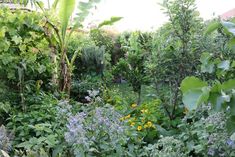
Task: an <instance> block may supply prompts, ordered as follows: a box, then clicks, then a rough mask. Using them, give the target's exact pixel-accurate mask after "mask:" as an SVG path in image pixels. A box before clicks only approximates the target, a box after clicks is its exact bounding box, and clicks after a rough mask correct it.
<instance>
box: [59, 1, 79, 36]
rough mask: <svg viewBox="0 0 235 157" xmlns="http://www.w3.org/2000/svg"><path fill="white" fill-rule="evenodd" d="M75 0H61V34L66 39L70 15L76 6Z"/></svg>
mask: <svg viewBox="0 0 235 157" xmlns="http://www.w3.org/2000/svg"><path fill="white" fill-rule="evenodd" d="M75 4H76V3H75V0H60V1H59V18H60V22H61V35H62V39H63V40H64V39H65V35H66V29H67V27H68V24H69V20H70V17H71V15H72V13H73V11H74V8H75Z"/></svg>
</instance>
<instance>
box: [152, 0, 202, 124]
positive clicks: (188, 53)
mask: <svg viewBox="0 0 235 157" xmlns="http://www.w3.org/2000/svg"><path fill="white" fill-rule="evenodd" d="M194 3H195V0H165V1H164V3H163V4H162V6H163V7H164V8H165V11H166V12H165V14H166V15H167V16H168V17H169V23H167V24H165V25H164V26H163V27H162V28H160V29H159V30H158V32H157V33H156V34H155V36H154V37H153V51H152V57H151V59H150V60H151V61H150V62H149V64H148V70H149V72H150V75H151V76H152V77H151V78H153V81H154V84H155V85H156V90H157V91H158V96H160V97H161V98H162V99H163V107H164V108H165V110H166V112H167V114H168V116H169V117H170V119H175V118H176V109H177V108H178V105H179V104H180V103H181V102H180V100H181V96H180V91H179V86H180V83H181V81H182V80H183V79H184V78H185V77H186V76H188V75H194V74H195V72H196V69H197V64H199V58H200V53H201V52H200V50H198V48H197V47H196V46H197V45H196V44H197V43H196V42H197V41H198V39H197V37H198V36H200V34H199V33H198V32H200V30H201V28H202V25H201V22H200V18H199V17H198V13H197V12H196V7H195V4H194Z"/></svg>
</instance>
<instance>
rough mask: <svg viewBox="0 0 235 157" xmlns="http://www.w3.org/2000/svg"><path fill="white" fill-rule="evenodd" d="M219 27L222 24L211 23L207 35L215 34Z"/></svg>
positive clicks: (217, 22)
mask: <svg viewBox="0 0 235 157" xmlns="http://www.w3.org/2000/svg"><path fill="white" fill-rule="evenodd" d="M219 27H221V23H220V22H219V21H213V22H211V23H210V24H209V25H208V26H207V29H206V31H205V35H208V34H210V33H212V32H214V31H215V30H217V29H218V28H219Z"/></svg>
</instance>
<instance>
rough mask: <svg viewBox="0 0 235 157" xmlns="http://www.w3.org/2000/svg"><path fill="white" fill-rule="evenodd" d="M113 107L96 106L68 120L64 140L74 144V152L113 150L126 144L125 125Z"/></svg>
mask: <svg viewBox="0 0 235 157" xmlns="http://www.w3.org/2000/svg"><path fill="white" fill-rule="evenodd" d="M121 117H122V116H121V115H120V114H119V113H118V112H116V111H115V110H114V108H113V107H111V106H107V107H97V108H96V109H95V110H94V111H91V112H89V113H87V112H80V113H77V114H76V115H75V116H71V117H70V118H69V120H68V124H67V129H68V131H67V132H66V133H65V140H66V141H67V142H68V143H69V144H71V145H72V146H74V152H75V154H78V153H79V154H80V155H81V153H84V154H87V153H92V152H93V153H94V152H102V151H107V150H109V151H113V150H116V149H119V148H120V147H122V145H124V144H126V142H127V140H128V136H127V134H126V130H127V128H126V126H124V123H123V122H122V121H120V118H121Z"/></svg>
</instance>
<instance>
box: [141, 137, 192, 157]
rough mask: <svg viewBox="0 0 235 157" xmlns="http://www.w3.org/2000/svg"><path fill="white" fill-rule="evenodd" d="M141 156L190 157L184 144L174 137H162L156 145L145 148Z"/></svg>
mask: <svg viewBox="0 0 235 157" xmlns="http://www.w3.org/2000/svg"><path fill="white" fill-rule="evenodd" d="M143 152H144V153H142V154H141V156H149V157H188V154H187V153H186V151H185V146H184V143H183V142H182V141H181V140H178V139H176V138H174V137H173V136H166V137H161V139H159V140H158V142H157V143H155V144H153V145H152V144H150V145H148V146H147V147H145V148H144V151H143Z"/></svg>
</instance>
